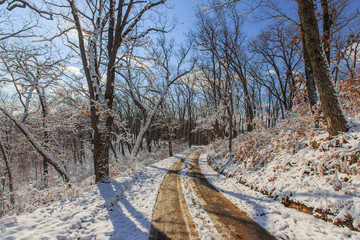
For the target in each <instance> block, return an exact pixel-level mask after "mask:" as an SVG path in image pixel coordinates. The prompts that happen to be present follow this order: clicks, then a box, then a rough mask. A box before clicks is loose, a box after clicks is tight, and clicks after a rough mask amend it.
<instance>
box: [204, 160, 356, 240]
mask: <svg viewBox="0 0 360 240" xmlns="http://www.w3.org/2000/svg"><path fill="white" fill-rule="evenodd" d="M206 158H207V154H202V155H201V156H200V159H199V161H200V163H199V164H200V167H201V170H202V172H203V173H204V175H205V176H206V177H207V179H208V180H209V181H210V182H211V183H212V184H213V185H214V186H215V187H216V188H217V189H218V190H219V191H221V192H222V193H223V194H224V195H225V196H226V197H227V198H228V199H229V200H230V201H231V202H233V203H234V204H235V205H236V206H238V207H239V208H240V209H241V210H243V211H245V212H247V213H248V214H249V216H250V217H251V218H252V219H254V220H255V221H256V222H257V223H259V224H260V225H261V226H263V227H264V228H265V229H266V230H268V231H269V232H271V233H272V234H273V235H274V236H275V237H277V238H279V239H293V240H295V239H299V240H307V239H309V240H310V239H314V240H315V239H322V240H325V239H329V240H335V239H338V240H340V239H360V233H359V232H354V231H352V230H350V229H348V228H342V227H337V226H335V225H333V224H332V223H329V222H325V221H322V220H319V219H316V218H315V217H313V216H310V215H307V214H305V213H301V212H298V211H297V210H295V209H291V208H286V207H285V206H284V205H282V204H281V203H279V202H278V201H274V200H271V199H269V198H267V197H265V196H264V195H263V194H261V193H258V192H256V191H253V190H251V189H250V188H248V187H246V186H244V185H242V184H240V183H238V182H237V181H236V180H235V179H234V178H227V177H225V176H223V175H222V174H218V173H217V172H215V171H214V170H213V169H212V168H211V167H210V166H209V165H208V164H207V161H206Z"/></svg>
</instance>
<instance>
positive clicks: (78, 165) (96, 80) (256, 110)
mask: <svg viewBox="0 0 360 240" xmlns="http://www.w3.org/2000/svg"><path fill="white" fill-rule="evenodd" d="M177 4H179V3H178V2H177V1H170V0H168V1H167V0H149V1H136V0H127V1H124V0H119V1H116V0H79V1H75V0H61V1H59V0H57V1H55V0H54V1H53V0H37V1H31V0H2V1H1V0H0V102H1V103H0V122H1V123H0V149H1V152H0V217H3V216H7V215H11V214H21V213H25V212H28V211H31V210H32V209H36V208H38V207H41V206H47V205H48V204H50V203H52V202H54V201H57V200H59V199H67V198H69V197H72V196H75V195H76V194H78V193H79V192H81V189H83V188H87V187H88V186H90V185H94V184H97V183H109V182H110V181H111V179H114V178H116V177H119V176H125V175H129V174H132V173H134V172H135V171H136V170H137V169H139V168H141V167H144V166H148V165H150V164H153V163H155V162H157V161H159V160H161V159H163V158H165V157H169V156H173V155H174V154H176V153H178V152H180V151H183V150H185V149H187V148H190V147H192V146H203V145H206V146H207V147H209V152H210V155H209V157H208V162H209V163H210V165H212V166H213V168H214V169H217V170H218V171H220V172H222V173H223V174H225V175H227V176H231V177H234V176H240V175H241V177H239V178H241V179H239V181H242V182H243V183H244V184H248V185H249V186H250V185H251V186H252V187H253V188H256V189H260V190H261V191H262V190H264V191H263V193H265V194H268V195H269V196H271V197H272V198H277V197H278V196H280V195H281V194H282V193H279V192H277V190H276V189H273V190H271V189H270V190H269V188H270V186H266V187H264V189H262V187H263V185H261V184H260V183H258V182H257V181H258V180H256V178H258V176H256V178H255V177H254V176H253V177H252V176H251V175H246V173H244V172H241V171H240V172H241V174H240V173H239V172H238V173H236V172H237V171H238V167H239V166H240V165H239V164H241V167H242V168H244V169H247V170H244V171H250V170H251V169H252V170H254V171H255V170H256V171H257V170H259V169H261V168H263V167H264V165H266V164H271V161H272V159H274V157H275V155H276V151H275V150H274V149H281V150H284V149H285V150H286V151H287V152H288V153H289V154H290V155H296V154H297V153H298V151H300V150H301V149H303V148H304V147H305V145H306V144H305V145H304V142H306V141H307V145H306V146H310V147H312V148H313V149H315V151H317V150H319V149H321V148H322V149H323V150H321V151H320V150H319V151H320V152H321V153H319V154H325V155H326V163H322V165H321V166H322V169H321V170H319V169H320V168H319V166H320V165H319V164H317V163H316V164H315V163H314V164H315V165H316V166H315V165H314V166H315V171H317V172H318V173H319V174H320V172H322V174H323V176H324V175H327V173H326V171H328V174H330V175H331V176H333V175H334V174H335V175H336V179H335V180H337V181H340V182H341V181H343V182H351V181H348V180H346V179H345V180H344V178H347V179H350V178H351V177H352V176H353V175H354V176H357V177H358V175H359V173H360V169H359V163H358V160H359V157H360V148H359V146H357V147H356V145H357V144H358V141H359V140H358V139H357V136H359V137H360V135H359V132H360V128H359V124H360V115H359V113H360V112H359V109H360V101H359V99H360V68H359V65H360V60H359V59H360V40H359V38H360V27H359V26H360V11H359V9H360V4H359V3H358V2H357V1H356V0H316V1H313V0H293V1H284V0H269V1H263V0H256V1H249V2H248V1H242V0H232V1H225V0H219V1H217V0H209V1H205V0H204V1H189V3H186V4H191V5H192V6H193V13H192V15H193V16H194V17H193V22H192V24H191V28H190V29H187V32H186V33H184V34H183V35H184V37H183V38H181V39H178V38H174V36H176V35H174V32H176V31H179V30H178V28H177V27H178V26H179V25H181V24H183V23H181V22H179V21H177V20H176V16H175V18H174V16H173V15H174V14H173V12H171V14H169V13H170V9H172V8H174V5H175V6H176V5H177ZM184 4H185V2H184ZM251 28H254V29H251ZM255 28H256V29H255ZM346 134H348V135H346ZM349 134H353V135H351V136H354V137H353V138H351V140H349V138H348V137H347V136H350V135H349ZM356 139H357V140H356ZM270 143H271V144H272V145H271V146H270V145H268V144H270ZM349 143H353V145H351V146H350V145H349V147H348V149H349V150H348V151H347V152H346V151H345V150H344V151H342V152H341V153H339V152H336V151H335V152H334V153H333V154H332V155H331V153H326V151H327V150H329V149H332V148H336V147H342V146H345V145H346V144H349ZM346 146H347V145H346ZM344 148H345V147H344ZM279 151H280V150H279ZM329 151H330V150H329ZM211 154H212V155H211ZM337 154H338V155H337ZM304 156H305V155H304ZM316 156H319V157H318V159H320V158H321V159H322V160H323V159H325V157H324V158H322V157H320V155H316ZM229 159H230V160H229ZM308 159H312V158H311V157H310V155H309V158H308ZM334 159H337V161H338V160H339V159H340V160H339V161H340V162H341V163H337V162H336V163H335V160H334ZM333 160H334V161H333ZM309 161H310V160H309ZM314 161H315V160H314ZM324 161H325V160H324ZM230 162H231V164H230V165H229V163H230ZM276 163H277V164H280V163H278V162H276ZM274 164H275V163H274ZM281 164H282V163H281ZM306 164H308V166H310V165H311V164H310V163H306ZM336 164H337V165H336ZM285 166H287V165H285ZM304 166H305V165H304ZM306 166H307V165H306ZM278 167H280V166H278ZM281 167H284V165H281ZM304 168H305V167H304ZM304 168H302V167H300V168H299V169H300V170H299V169H296V171H298V170H299V171H301V170H304ZM311 169H312V168H311ZM331 169H336V170H331ZM274 171H275V170H274ZM304 171H305V170H304ZM324 172H325V174H324ZM237 174H238V175H237ZM342 174H347V175H346V177H343V178H342V177H341V176H342ZM309 175H311V174H309ZM276 176H277V175H274V176H273V175H271V176H267V177H266V178H267V179H265V180H266V181H268V182H269V183H270V184H272V183H275V182H276V178H277V177H276ZM344 176H345V175H344ZM349 176H350V177H349ZM269 179H272V180H269ZM331 179H333V178H331ZM339 179H340V180H339ZM329 181H330V180H329ZM329 181H328V182H329ZM330 182H331V184H332V185H334V186H335V187H334V189H336V188H337V190H336V191H338V190H339V189H341V186H343V187H345V183H343V185H341V184H340V185H341V186H340V185H336V183H337V182H334V181H332V180H331V181H330ZM256 184H259V185H256ZM354 184H355V180H354ZM273 191H274V192H273ZM281 196H282V195H281ZM284 199H285V198H284ZM284 201H285V200H284ZM323 212H326V211H323ZM323 212H322V213H319V214H323ZM354 218H355V217H354V216H353V217H351V218H349V219H350V220H351V221H350V222H351V223H350V225H351V226H350V228H352V229H356V228H357V227H358V228H357V229H360V228H359V226H355V222H353V220H354ZM348 223H349V221H347V220H346V221H345V220H344V223H343V225H349V224H348Z"/></svg>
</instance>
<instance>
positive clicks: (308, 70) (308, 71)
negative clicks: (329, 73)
mask: <svg viewBox="0 0 360 240" xmlns="http://www.w3.org/2000/svg"><path fill="white" fill-rule="evenodd" d="M301 33H302V37H301V40H302V50H303V55H304V64H305V78H306V88H307V93H308V94H307V95H308V99H309V105H310V110H311V112H312V113H313V114H314V113H315V111H314V106H315V104H316V103H317V96H316V86H315V78H314V72H313V70H312V67H311V61H310V58H309V54H308V51H307V49H306V42H305V41H306V40H305V36H304V29H303V27H301Z"/></svg>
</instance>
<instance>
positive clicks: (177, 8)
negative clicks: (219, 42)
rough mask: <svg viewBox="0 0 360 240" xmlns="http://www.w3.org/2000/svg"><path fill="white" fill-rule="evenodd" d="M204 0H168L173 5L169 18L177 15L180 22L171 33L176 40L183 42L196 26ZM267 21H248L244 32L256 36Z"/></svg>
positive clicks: (251, 36) (168, 11) (168, 12)
mask: <svg viewBox="0 0 360 240" xmlns="http://www.w3.org/2000/svg"><path fill="white" fill-rule="evenodd" d="M202 2H204V0H196V1H195V0H171V1H168V3H167V5H168V6H170V7H172V8H171V9H169V10H167V14H168V17H169V18H172V17H176V18H177V19H178V24H177V26H176V28H175V29H174V31H173V32H172V33H171V35H172V37H174V38H175V40H176V42H181V41H183V40H185V39H186V37H185V35H186V33H187V32H189V30H191V29H192V28H193V27H194V26H195V12H196V9H197V8H198V7H199V5H198V4H201V3H202ZM265 25H266V24H265V23H254V22H252V21H250V19H249V21H247V22H246V24H245V25H244V29H243V30H244V32H245V33H246V34H247V36H248V37H250V38H253V37H256V35H257V34H258V33H260V31H261V29H262V28H263V27H264V26H265Z"/></svg>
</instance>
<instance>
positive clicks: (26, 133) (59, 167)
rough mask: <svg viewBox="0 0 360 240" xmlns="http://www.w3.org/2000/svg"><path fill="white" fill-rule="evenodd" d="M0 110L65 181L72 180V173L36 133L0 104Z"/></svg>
mask: <svg viewBox="0 0 360 240" xmlns="http://www.w3.org/2000/svg"><path fill="white" fill-rule="evenodd" d="M0 111H2V112H3V113H4V114H5V115H6V116H7V117H8V118H9V119H10V120H11V121H12V122H13V123H14V124H15V125H16V126H17V127H18V128H19V129H20V131H21V132H22V133H23V134H24V136H25V137H26V138H27V139H28V140H29V142H30V144H31V145H32V146H33V147H34V148H35V150H36V151H37V152H38V153H39V154H40V155H41V156H42V157H43V158H46V161H47V162H48V163H49V164H50V165H52V166H53V167H54V168H55V170H56V171H57V172H58V173H59V174H60V175H61V177H62V178H63V179H64V180H65V182H70V180H71V178H70V175H69V174H68V173H67V171H66V169H65V168H64V167H63V166H62V165H60V164H59V162H58V161H56V159H55V158H53V157H52V156H51V155H50V154H49V153H48V152H47V151H46V150H45V149H44V148H43V147H42V146H41V144H39V142H38V141H37V140H36V139H35V137H34V135H33V134H32V133H31V132H30V131H29V129H28V128H27V127H26V126H25V125H24V124H23V123H22V122H20V121H18V120H17V119H15V118H14V116H12V115H11V114H10V113H9V112H8V111H6V109H5V108H3V107H2V106H0Z"/></svg>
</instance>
